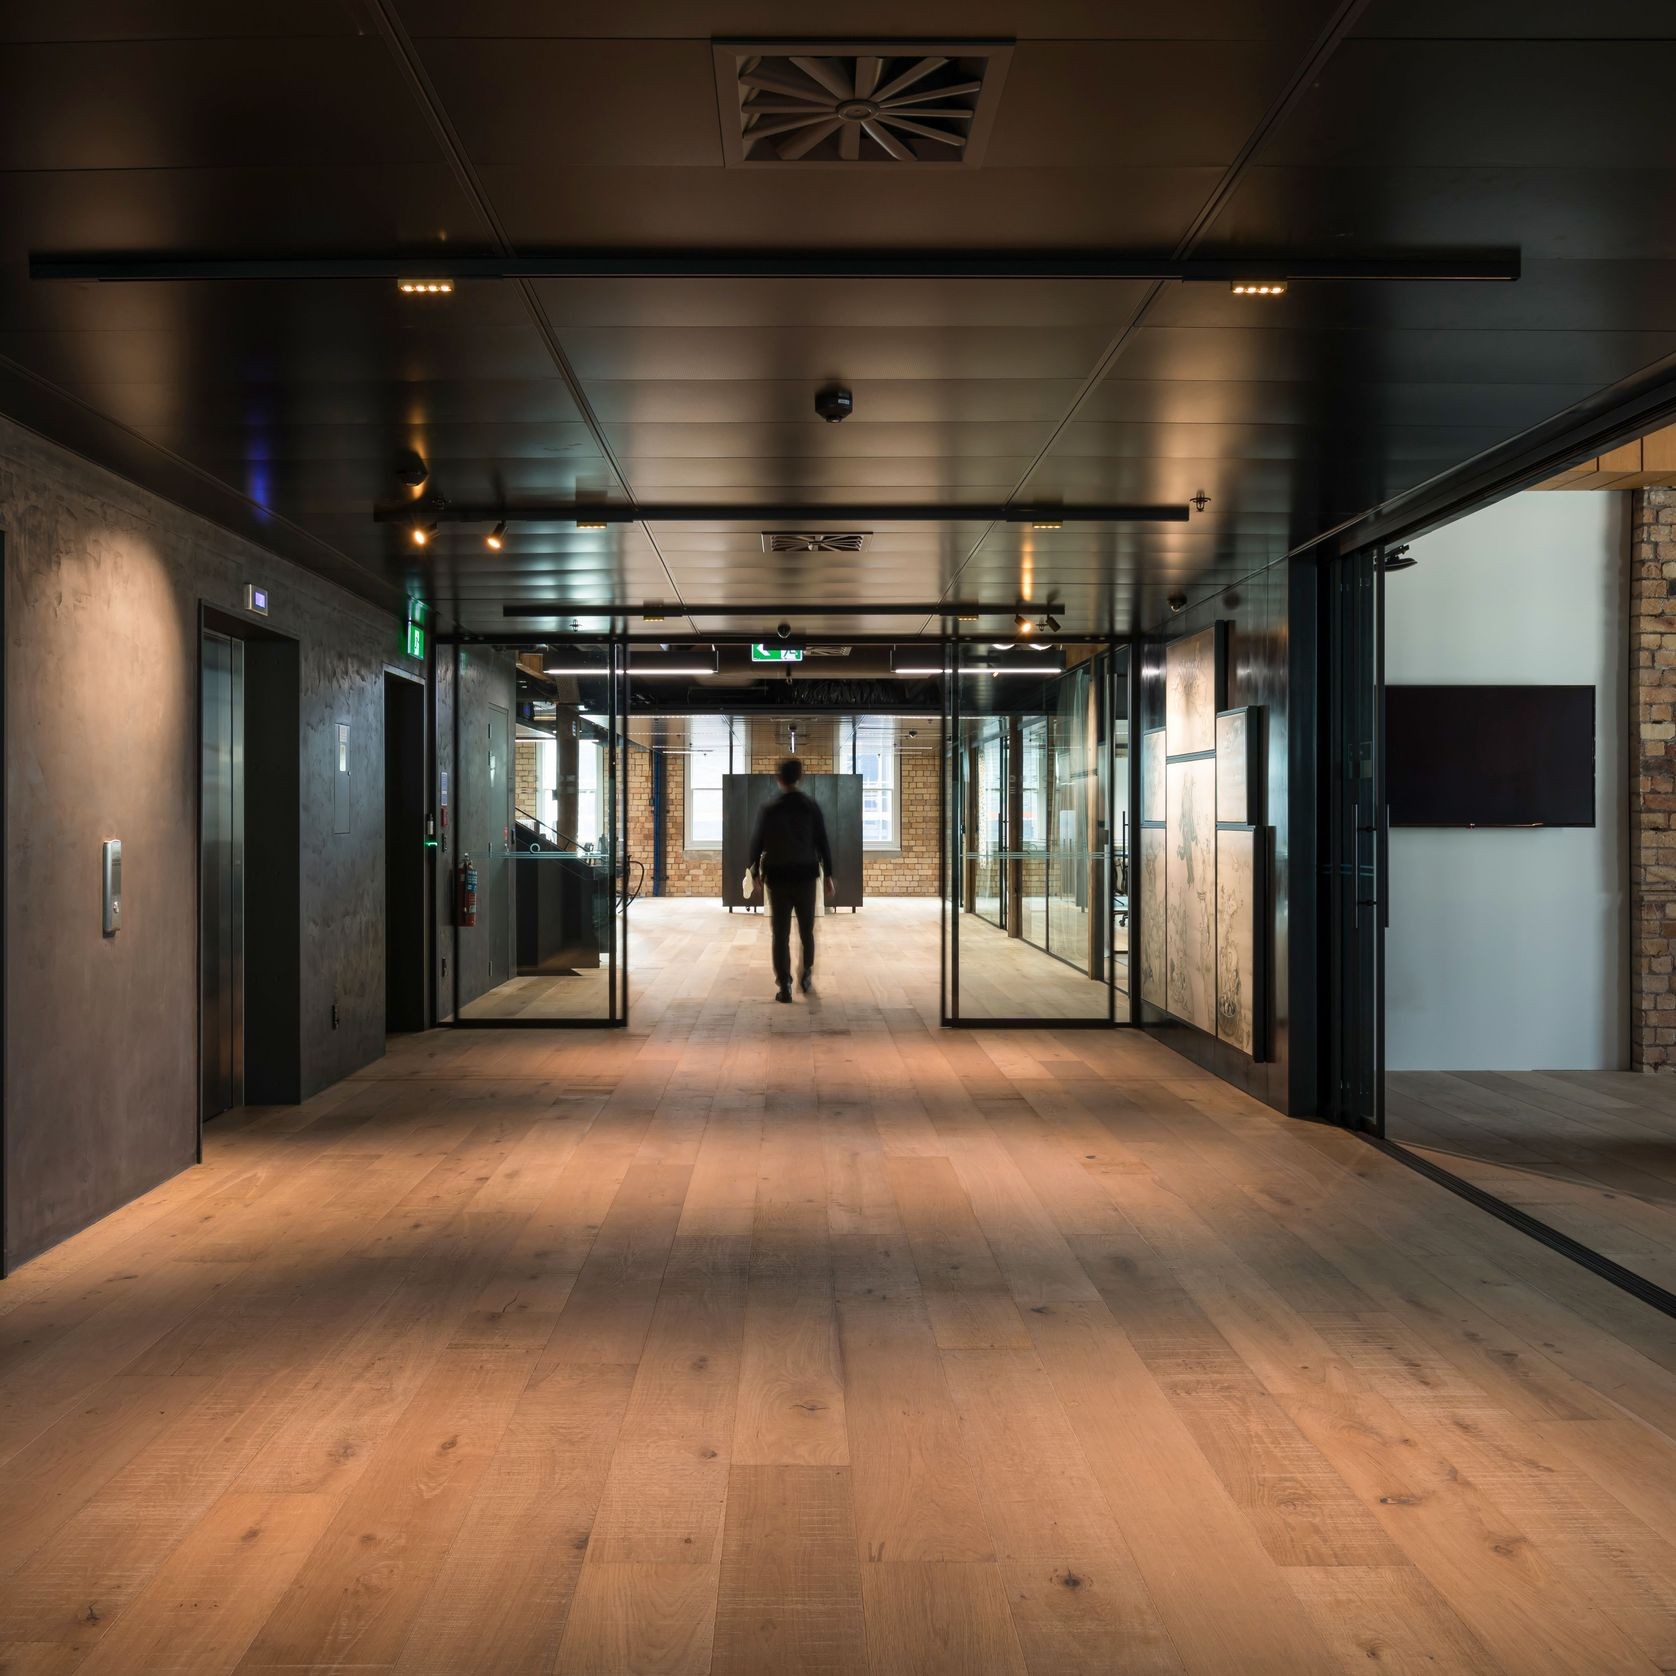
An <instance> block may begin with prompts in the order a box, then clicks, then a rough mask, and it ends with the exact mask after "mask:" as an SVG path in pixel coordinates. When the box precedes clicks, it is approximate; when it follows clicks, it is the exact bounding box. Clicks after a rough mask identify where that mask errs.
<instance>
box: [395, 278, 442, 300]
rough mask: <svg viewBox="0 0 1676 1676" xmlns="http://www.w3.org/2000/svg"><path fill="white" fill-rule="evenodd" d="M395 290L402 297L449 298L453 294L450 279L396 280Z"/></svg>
mask: <svg viewBox="0 0 1676 1676" xmlns="http://www.w3.org/2000/svg"><path fill="white" fill-rule="evenodd" d="M396 289H397V290H399V291H400V292H401V293H402V295H403V296H404V297H450V296H452V295H453V294H454V282H453V280H451V279H398V280H397V281H396Z"/></svg>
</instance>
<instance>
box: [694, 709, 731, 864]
mask: <svg viewBox="0 0 1676 1676" xmlns="http://www.w3.org/2000/svg"><path fill="white" fill-rule="evenodd" d="M687 744H688V746H689V748H690V749H689V754H688V756H687V848H688V849H689V850H719V849H720V848H721V847H722V776H723V775H724V774H727V773H729V772H730V771H731V769H732V765H733V722H732V719H731V718H730V717H727V716H694V717H693V718H692V720H691V721H690V722H689V723H688V724H687Z"/></svg>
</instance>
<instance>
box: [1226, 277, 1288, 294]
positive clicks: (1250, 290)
mask: <svg viewBox="0 0 1676 1676" xmlns="http://www.w3.org/2000/svg"><path fill="white" fill-rule="evenodd" d="M1228 289H1229V290H1230V291H1232V292H1233V293H1234V295H1235V296H1236V297H1284V296H1285V295H1286V281H1285V280H1284V279H1231V280H1229V281H1228Z"/></svg>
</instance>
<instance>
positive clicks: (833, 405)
mask: <svg viewBox="0 0 1676 1676" xmlns="http://www.w3.org/2000/svg"><path fill="white" fill-rule="evenodd" d="M815 411H816V412H817V413H818V414H819V415H820V416H821V418H823V419H824V420H825V421H826V422H827V424H829V425H836V424H837V423H838V421H839V420H840V419H848V418H849V416H850V415H851V414H852V413H854V412H855V397H854V396H852V395H851V394H850V392H849V391H848V390H846V389H845V388H844V386H843V385H842V384H829V385H828V386H827V387H826V388H825V389H824V390H817V391H816V392H815Z"/></svg>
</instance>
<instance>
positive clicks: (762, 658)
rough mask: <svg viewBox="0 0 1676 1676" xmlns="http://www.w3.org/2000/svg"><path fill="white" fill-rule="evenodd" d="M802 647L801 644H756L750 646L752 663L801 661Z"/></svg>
mask: <svg viewBox="0 0 1676 1676" xmlns="http://www.w3.org/2000/svg"><path fill="white" fill-rule="evenodd" d="M802 661H803V648H802V647H801V646H756V645H753V646H752V647H751V662H752V663H802Z"/></svg>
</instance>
